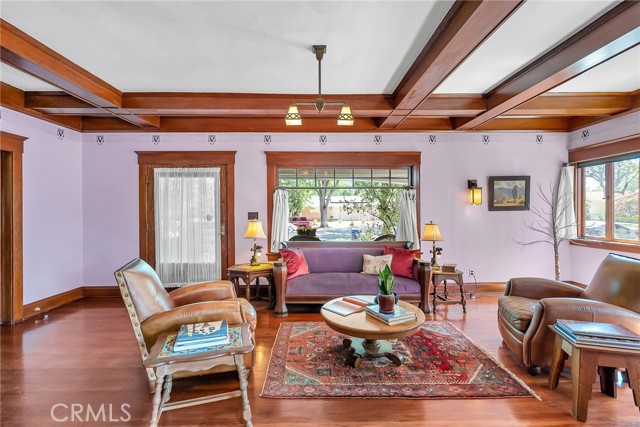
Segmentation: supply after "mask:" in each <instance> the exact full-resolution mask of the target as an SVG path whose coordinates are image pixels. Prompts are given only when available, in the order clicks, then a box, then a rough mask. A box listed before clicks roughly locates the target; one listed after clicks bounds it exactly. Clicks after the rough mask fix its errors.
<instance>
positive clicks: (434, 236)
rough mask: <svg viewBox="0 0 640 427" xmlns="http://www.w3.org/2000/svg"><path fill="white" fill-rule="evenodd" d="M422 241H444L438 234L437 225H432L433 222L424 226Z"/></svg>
mask: <svg viewBox="0 0 640 427" xmlns="http://www.w3.org/2000/svg"><path fill="white" fill-rule="evenodd" d="M422 240H429V241H431V242H441V241H443V240H444V239H443V238H442V234H440V228H439V227H438V224H434V223H433V221H431V222H430V223H428V224H425V225H424V230H423V231H422Z"/></svg>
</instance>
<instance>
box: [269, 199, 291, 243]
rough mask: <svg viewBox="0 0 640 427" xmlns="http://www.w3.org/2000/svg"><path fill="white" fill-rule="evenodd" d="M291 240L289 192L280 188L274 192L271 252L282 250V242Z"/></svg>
mask: <svg viewBox="0 0 640 427" xmlns="http://www.w3.org/2000/svg"><path fill="white" fill-rule="evenodd" d="M286 240H289V193H287V190H283V189H281V188H278V189H277V190H276V191H275V192H274V193H273V220H272V222H271V252H280V242H284V241H286Z"/></svg>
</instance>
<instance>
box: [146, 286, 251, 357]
mask: <svg viewBox="0 0 640 427" xmlns="http://www.w3.org/2000/svg"><path fill="white" fill-rule="evenodd" d="M240 300H241V299H240V298H239V299H238V300H227V301H210V302H200V303H196V304H188V305H184V306H181V307H176V308H174V309H171V310H167V311H163V312H162V313H158V314H156V315H154V316H151V317H150V318H148V319H146V320H145V321H144V322H142V323H141V324H140V328H141V329H142V334H143V335H144V341H145V343H146V344H147V346H148V347H149V348H150V347H151V346H152V345H153V344H154V343H155V341H156V339H157V338H158V335H160V334H161V333H163V332H172V331H176V332H177V331H178V330H179V329H180V326H181V325H187V324H191V323H201V322H211V321H217V320H226V321H227V323H229V324H230V325H233V324H236V323H250V319H247V318H246V317H245V315H244V313H243V311H242V309H241V305H242V303H241V301H240ZM254 327H255V319H254V326H253V327H252V330H253V328H254Z"/></svg>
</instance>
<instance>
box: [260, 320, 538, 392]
mask: <svg viewBox="0 0 640 427" xmlns="http://www.w3.org/2000/svg"><path fill="white" fill-rule="evenodd" d="M344 338H346V337H345V335H343V334H341V333H339V332H335V331H333V330H332V329H330V328H329V327H328V326H326V325H325V324H324V323H322V322H286V323H282V324H281V325H280V329H279V330H278V335H277V337H276V340H275V343H274V345H273V349H272V350H271V360H270V361H269V368H268V370H267V375H266V379H265V382H264V386H263V389H262V394H261V396H262V397H270V398H289V399H290V398H334V397H358V398H405V399H479V398H493V399H496V398H506V397H536V398H538V396H536V394H535V393H534V392H533V390H531V389H530V388H529V387H527V386H526V384H525V383H524V382H522V380H520V379H519V378H518V377H516V376H515V375H514V374H513V373H511V372H509V371H508V370H507V369H506V368H504V367H502V366H501V365H500V364H499V363H498V362H496V361H495V360H494V359H493V358H492V357H491V356H490V355H489V354H488V353H486V352H485V351H484V350H482V349H481V348H479V347H478V346H476V345H475V344H474V343H473V342H472V341H471V340H470V339H469V338H468V337H467V336H466V335H465V334H464V333H463V332H462V331H460V330H459V329H458V328H456V327H455V326H453V325H452V324H451V323H449V322H446V321H433V322H425V323H424V324H423V325H422V326H421V328H420V330H418V332H416V333H415V334H414V335H413V336H410V337H406V338H403V339H400V340H393V341H390V342H391V344H392V347H393V350H394V352H396V354H401V355H402V357H403V360H404V363H403V364H402V366H399V367H396V366H394V365H393V364H392V363H391V362H390V361H388V360H387V359H386V358H377V359H365V360H364V361H363V362H362V364H361V365H360V366H359V367H358V368H352V367H349V366H347V365H346V363H345V362H346V360H347V359H349V358H350V353H349V351H348V350H347V349H346V348H344V347H343V345H342V341H343V339H344Z"/></svg>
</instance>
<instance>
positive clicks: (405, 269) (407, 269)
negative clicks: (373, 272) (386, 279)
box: [384, 246, 420, 279]
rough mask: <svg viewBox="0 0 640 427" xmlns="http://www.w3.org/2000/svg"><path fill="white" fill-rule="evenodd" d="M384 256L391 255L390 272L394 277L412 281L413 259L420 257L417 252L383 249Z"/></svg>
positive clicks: (388, 247) (389, 247) (390, 248)
mask: <svg viewBox="0 0 640 427" xmlns="http://www.w3.org/2000/svg"><path fill="white" fill-rule="evenodd" d="M384 254H385V255H393V259H392V260H391V271H392V272H393V274H395V275H396V276H402V277H408V278H410V279H413V278H414V276H413V258H414V257H416V256H420V251H419V250H413V249H403V248H393V247H391V246H385V247H384Z"/></svg>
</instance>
